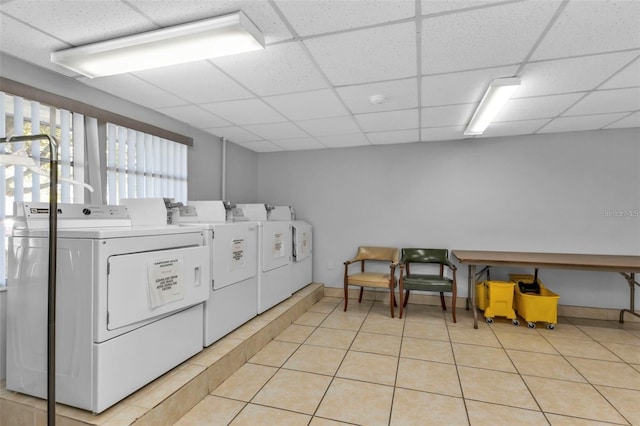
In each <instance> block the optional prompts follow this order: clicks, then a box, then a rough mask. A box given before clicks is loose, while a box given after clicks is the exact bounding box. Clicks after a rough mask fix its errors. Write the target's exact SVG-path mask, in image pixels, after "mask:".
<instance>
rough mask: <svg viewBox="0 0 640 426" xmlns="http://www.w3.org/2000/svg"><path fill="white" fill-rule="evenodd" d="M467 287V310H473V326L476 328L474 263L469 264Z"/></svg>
mask: <svg viewBox="0 0 640 426" xmlns="http://www.w3.org/2000/svg"><path fill="white" fill-rule="evenodd" d="M468 281H469V288H468V290H467V294H468V296H467V310H469V305H471V309H472V310H473V328H476V329H477V328H478V310H477V309H476V265H469V280H468Z"/></svg>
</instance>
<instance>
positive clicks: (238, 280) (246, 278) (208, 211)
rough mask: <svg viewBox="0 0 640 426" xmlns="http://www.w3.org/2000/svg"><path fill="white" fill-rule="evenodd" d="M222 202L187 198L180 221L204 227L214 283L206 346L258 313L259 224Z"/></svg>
mask: <svg viewBox="0 0 640 426" xmlns="http://www.w3.org/2000/svg"><path fill="white" fill-rule="evenodd" d="M234 207H235V206H233V205H232V204H229V203H226V202H223V201H187V206H186V208H183V209H182V210H181V212H180V224H181V225H183V226H190V225H193V224H196V225H198V226H205V233H206V241H207V246H208V248H209V265H210V270H211V283H210V285H209V298H208V299H207V301H206V302H205V303H204V346H209V345H211V344H212V343H214V342H216V341H217V340H219V339H220V338H221V337H223V336H225V335H227V334H228V333H229V332H231V331H233V330H235V329H236V328H238V327H239V326H241V325H242V324H244V323H245V322H247V321H249V320H250V319H252V318H253V317H255V316H256V315H258V224H257V223H256V222H249V221H247V220H246V219H245V218H244V217H243V216H241V213H242V211H241V210H239V209H234Z"/></svg>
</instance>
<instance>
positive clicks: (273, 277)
mask: <svg viewBox="0 0 640 426" xmlns="http://www.w3.org/2000/svg"><path fill="white" fill-rule="evenodd" d="M238 207H239V208H241V209H242V211H243V212H244V216H245V217H246V218H247V219H248V220H251V221H256V222H257V224H258V314H261V313H263V312H265V311H266V310H268V309H270V308H272V307H273V306H275V305H277V304H278V303H280V302H282V301H283V300H286V299H288V298H289V297H290V296H291V243H290V242H291V211H290V210H289V207H288V206H287V207H282V206H277V207H274V206H267V205H266V204H238Z"/></svg>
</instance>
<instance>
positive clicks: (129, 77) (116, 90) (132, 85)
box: [78, 74, 187, 109]
mask: <svg viewBox="0 0 640 426" xmlns="http://www.w3.org/2000/svg"><path fill="white" fill-rule="evenodd" d="M78 81H81V82H82V83H84V84H86V85H87V86H91V87H95V88H96V89H99V90H102V91H103V92H107V93H109V94H111V95H114V96H118V97H120V98H122V99H126V100H128V101H131V102H133V103H136V104H139V105H144V106H145V107H147V108H152V109H156V108H166V107H173V106H181V105H186V104H187V102H185V101H184V100H183V99H181V98H179V97H177V96H175V95H173V94H171V93H168V92H166V91H164V90H162V89H160V88H158V87H157V86H153V85H151V84H149V83H147V82H146V81H144V80H140V79H139V78H138V77H136V76H135V75H133V74H119V75H112V76H109V77H101V78H94V79H90V78H87V77H80V78H79V79H78Z"/></svg>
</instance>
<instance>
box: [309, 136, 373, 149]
mask: <svg viewBox="0 0 640 426" xmlns="http://www.w3.org/2000/svg"><path fill="white" fill-rule="evenodd" d="M317 139H318V140H319V141H320V143H322V145H324V146H326V147H327V148H347V147H351V146H363V145H370V144H369V140H368V139H367V138H366V137H365V136H364V135H363V134H362V133H354V134H352V135H335V136H321V137H319V138H317Z"/></svg>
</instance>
